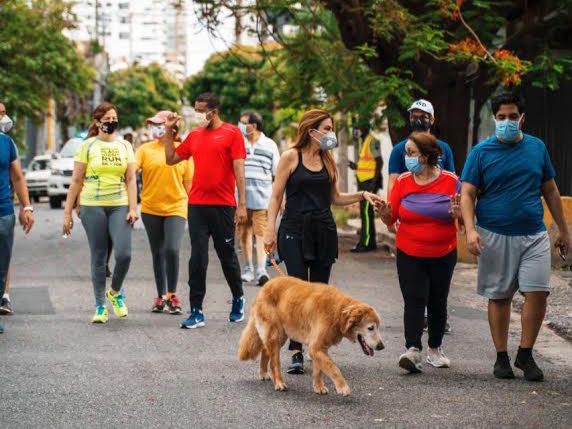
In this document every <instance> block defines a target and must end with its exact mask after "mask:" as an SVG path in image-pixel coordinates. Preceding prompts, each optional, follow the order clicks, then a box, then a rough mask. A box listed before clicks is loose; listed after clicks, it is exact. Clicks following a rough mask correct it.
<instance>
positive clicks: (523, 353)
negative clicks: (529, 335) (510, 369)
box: [514, 347, 544, 381]
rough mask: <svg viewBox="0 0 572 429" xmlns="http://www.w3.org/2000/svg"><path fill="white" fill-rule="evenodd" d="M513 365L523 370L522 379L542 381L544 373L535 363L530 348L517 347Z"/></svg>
mask: <svg viewBox="0 0 572 429" xmlns="http://www.w3.org/2000/svg"><path fill="white" fill-rule="evenodd" d="M514 366H515V367H517V368H518V369H521V370H522V371H523V372H524V379H525V380H526V381H544V373H543V372H542V370H541V369H540V368H539V367H538V365H536V362H535V361H534V358H533V357H532V349H521V348H520V347H519V348H518V353H517V355H516V359H515V360H514Z"/></svg>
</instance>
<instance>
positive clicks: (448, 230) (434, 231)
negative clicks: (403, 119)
mask: <svg viewBox="0 0 572 429" xmlns="http://www.w3.org/2000/svg"><path fill="white" fill-rule="evenodd" d="M441 154H442V151H441V148H440V147H439V145H438V144H437V139H436V138H435V137H434V136H433V135H431V134H429V133H423V132H414V133H412V134H411V135H410V136H409V139H408V141H407V143H406V145H405V165H406V166H407V169H408V170H409V172H407V173H403V174H402V175H400V176H399V177H398V178H397V180H396V182H395V184H394V186H393V189H392V192H391V196H390V198H389V204H386V203H385V202H381V203H378V207H377V208H378V210H379V213H380V215H381V220H382V221H383V222H384V223H385V224H386V225H388V226H390V225H393V224H394V223H395V222H396V221H397V220H398V219H399V222H400V224H399V228H398V229H397V236H396V247H397V259H396V261H397V273H398V276H399V285H400V287H401V293H402V294H403V300H404V302H405V310H404V323H405V347H406V349H407V351H406V352H405V353H404V354H402V355H401V357H400V358H399V366H400V367H401V368H403V369H405V370H407V371H409V372H420V371H421V367H422V364H421V350H422V345H421V337H422V335H423V318H424V312H425V307H427V311H428V325H429V341H428V342H429V350H428V351H427V363H429V364H430V365H433V366H434V367H437V368H448V367H449V365H450V360H449V358H447V356H445V353H444V352H443V348H442V347H441V345H442V342H443V335H444V333H445V323H446V322H447V297H448V295H449V287H450V285H451V278H452V276H453V270H454V268H455V264H456V263H457V228H456V224H457V222H458V221H461V209H460V196H459V192H460V182H459V178H458V177H457V176H456V175H455V174H454V173H451V172H449V171H445V170H442V169H441V168H440V167H439V157H440V156H441Z"/></svg>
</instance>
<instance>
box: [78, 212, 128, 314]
mask: <svg viewBox="0 0 572 429" xmlns="http://www.w3.org/2000/svg"><path fill="white" fill-rule="evenodd" d="M80 213H81V223H82V225H83V227H84V229H85V233H86V234H87V241H88V242H89V250H90V253H91V282H92V283H93V292H94V294H95V305H104V304H105V271H106V270H105V267H106V264H107V244H108V240H109V237H111V241H112V242H113V255H114V256H115V267H114V269H113V277H112V279H111V289H113V290H114V291H115V292H119V291H120V290H121V287H122V286H123V280H125V276H126V275H127V271H129V264H130V263H131V230H132V227H131V225H129V223H128V222H127V220H126V219H127V213H128V210H127V206H118V207H97V206H83V205H82V206H81V210H80Z"/></svg>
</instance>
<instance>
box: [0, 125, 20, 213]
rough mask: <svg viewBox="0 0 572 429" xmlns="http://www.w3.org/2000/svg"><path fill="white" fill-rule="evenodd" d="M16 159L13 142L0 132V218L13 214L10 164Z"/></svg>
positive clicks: (16, 154) (16, 152) (16, 153)
mask: <svg viewBox="0 0 572 429" xmlns="http://www.w3.org/2000/svg"><path fill="white" fill-rule="evenodd" d="M16 158H18V151H17V150H16V145H15V144H14V140H12V139H11V138H10V136H8V135H6V134H4V133H2V132H0V216H7V215H10V214H14V201H13V198H12V183H11V182H10V164H11V163H12V162H14V161H15V160H16Z"/></svg>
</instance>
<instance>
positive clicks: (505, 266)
mask: <svg viewBox="0 0 572 429" xmlns="http://www.w3.org/2000/svg"><path fill="white" fill-rule="evenodd" d="M491 104H492V110H493V114H494V116H495V135H494V136H492V137H489V138H488V139H487V140H485V141H483V142H481V143H479V144H478V145H477V146H475V148H474V149H473V150H472V151H471V153H470V154H469V156H468V158H467V162H466V163H465V168H464V169H463V174H462V176H461V180H462V181H463V188H462V191H461V210H462V212H463V220H464V222H465V227H466V230H467V244H468V248H469V251H470V252H471V253H472V254H474V255H476V256H479V271H478V280H477V283H478V285H477V291H478V293H479V295H481V296H484V297H485V298H488V299H489V305H488V316H489V326H490V329H491V335H492V337H493V342H494V345H495V348H496V351H497V360H496V363H495V365H494V371H493V374H494V376H495V377H497V378H514V373H513V371H512V367H511V365H510V359H509V357H508V353H507V342H508V328H509V322H510V314H511V303H512V297H513V295H514V293H515V292H516V291H519V292H520V293H522V294H523V295H524V297H525V300H524V306H523V308H522V315H521V323H522V336H521V339H520V347H519V349H518V354H517V355H516V359H515V362H514V364H515V367H517V368H519V369H521V370H522V371H523V372H524V378H525V379H526V380H528V381H542V380H543V379H544V374H543V372H542V370H541V369H540V368H539V367H538V366H537V365H536V362H535V361H534V358H533V356H532V348H533V346H534V343H535V342H536V338H537V336H538V332H539V331H540V327H541V325H542V320H543V319H544V314H545V312H546V299H547V296H548V294H549V282H550V239H549V237H548V233H547V232H546V227H545V226H544V222H543V216H544V209H543V207H542V201H541V199H540V197H541V196H543V197H544V199H545V201H546V205H547V206H548V209H549V210H550V213H551V214H552V217H553V218H554V221H555V222H556V225H558V231H559V233H558V237H557V239H556V242H555V245H556V247H557V248H558V249H559V252H560V254H561V255H562V256H563V257H565V256H566V255H567V253H568V248H569V245H570V235H569V232H568V227H567V225H566V221H565V219H564V214H563V210H562V202H561V200H560V192H559V191H558V187H557V186H556V183H555V182H554V176H555V171H554V168H553V166H552V162H551V161H550V156H549V155H548V151H547V150H546V146H545V145H544V142H542V140H540V139H538V138H536V137H533V136H530V135H528V134H523V133H522V131H521V127H522V124H523V123H524V106H523V103H522V101H521V100H520V98H519V97H518V96H516V95H514V94H510V93H504V94H500V95H498V96H496V97H494V98H493V100H492V103H491ZM477 199H478V202H477V206H476V209H475V200H477ZM475 215H476V219H477V225H476V226H475Z"/></svg>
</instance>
